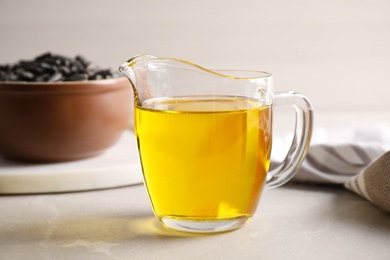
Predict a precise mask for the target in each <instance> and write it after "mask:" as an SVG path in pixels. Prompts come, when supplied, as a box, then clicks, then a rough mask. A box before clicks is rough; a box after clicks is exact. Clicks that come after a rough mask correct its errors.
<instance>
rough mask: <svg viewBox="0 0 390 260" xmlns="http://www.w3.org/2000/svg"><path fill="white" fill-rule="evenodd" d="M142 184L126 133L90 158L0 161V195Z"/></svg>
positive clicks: (133, 144)
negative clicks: (111, 145) (55, 160)
mask: <svg viewBox="0 0 390 260" xmlns="http://www.w3.org/2000/svg"><path fill="white" fill-rule="evenodd" d="M142 182H143V179H142V171H141V166H140V163H139V159H138V151H137V145H136V141H135V136H134V133H133V132H132V131H130V130H128V131H126V132H125V133H124V134H123V135H122V137H121V139H120V140H119V141H118V143H116V144H115V145H114V146H113V147H111V148H110V149H109V150H107V151H106V153H104V154H102V155H100V156H98V157H94V158H89V159H84V160H79V161H72V162H63V163H45V164H30V163H18V162H13V161H8V160H5V159H3V158H1V157H0V194H28V193H55V192H72V191H85V190H94V189H105V188H114V187H121V186H127V185H134V184H140V183H142Z"/></svg>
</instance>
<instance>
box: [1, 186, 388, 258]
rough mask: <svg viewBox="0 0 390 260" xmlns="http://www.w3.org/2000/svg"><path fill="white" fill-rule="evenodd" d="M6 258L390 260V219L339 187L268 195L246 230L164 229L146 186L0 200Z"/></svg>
mask: <svg viewBox="0 0 390 260" xmlns="http://www.w3.org/2000/svg"><path fill="white" fill-rule="evenodd" d="M0 208H1V214H0V252H1V254H0V259H318V260H319V259H339V260H341V259H390V215H389V214H388V213H386V212H384V211H382V210H380V209H379V208H377V207H376V206H374V205H372V204H371V203H369V202H367V201H366V200H364V199H362V198H360V197H359V196H357V195H355V194H354V193H351V192H349V191H347V190H345V189H343V188H341V187H334V186H317V185H302V184H287V185H285V186H282V187H280V188H277V189H273V190H266V191H265V192H264V193H263V197H262V199H261V202H260V205H259V207H258V210H257V213H256V215H255V216H254V217H253V218H252V219H251V221H250V222H248V223H247V225H246V226H245V227H243V228H241V229H238V230H235V231H231V232H227V233H220V234H214V235H190V234H187V233H181V232H176V231H169V230H166V229H165V228H163V227H162V226H161V225H160V223H159V222H158V221H157V220H156V219H155V218H154V216H153V213H152V211H151V208H150V206H149V201H148V198H147V194H146V192H145V189H144V187H143V185H135V186H129V187H122V188H116V189H107V190H97V191H87V192H77V193H62V194H46V195H15V196H1V197H0Z"/></svg>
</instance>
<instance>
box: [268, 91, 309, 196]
mask: <svg viewBox="0 0 390 260" xmlns="http://www.w3.org/2000/svg"><path fill="white" fill-rule="evenodd" d="M273 106H274V107H277V106H293V107H294V108H295V115H296V120H295V130H294V137H293V140H292V143H291V147H290V149H289V151H288V152H287V155H286V157H285V159H284V160H283V162H282V163H281V164H280V165H279V166H278V167H276V168H275V169H273V170H271V171H269V172H268V174H267V179H266V185H265V187H266V188H276V187H278V186H280V185H283V184H284V183H286V182H287V181H289V180H290V179H291V178H292V177H294V175H295V174H296V172H297V171H298V168H299V167H300V166H301V164H302V162H303V160H304V159H305V156H306V154H307V152H308V150H309V145H310V139H311V134H312V129H313V109H312V106H311V104H310V101H309V100H308V99H307V98H306V97H305V96H304V95H302V94H299V93H296V92H293V91H287V92H277V93H275V94H274V103H273Z"/></svg>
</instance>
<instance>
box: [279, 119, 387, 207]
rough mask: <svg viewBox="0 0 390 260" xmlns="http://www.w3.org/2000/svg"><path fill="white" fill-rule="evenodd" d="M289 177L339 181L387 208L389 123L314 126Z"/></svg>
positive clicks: (296, 180)
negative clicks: (302, 157)
mask: <svg viewBox="0 0 390 260" xmlns="http://www.w3.org/2000/svg"><path fill="white" fill-rule="evenodd" d="M276 139H277V138H276ZM284 139H286V137H285V138H284ZM287 139H288V137H287ZM276 143H279V144H282V143H284V145H286V142H285V140H276ZM287 145H288V144H287ZM276 157H277V156H276ZM276 161H278V160H276ZM293 181H295V182H303V183H305V182H306V183H308V182H311V183H327V184H339V185H341V186H344V187H345V188H347V189H348V190H350V191H352V192H354V193H356V194H358V195H360V196H362V197H363V198H365V199H367V200H368V201H370V202H372V203H374V204H375V205H377V206H378V207H380V208H382V209H384V210H386V211H388V212H390V126H389V125H387V124H374V125H373V124H371V125H354V126H346V127H340V128H329V129H315V130H314V133H313V138H312V142H311V145H310V148H309V152H308V155H307V157H306V159H305V160H304V162H303V163H302V166H301V167H300V169H299V171H298V173H297V175H296V176H295V177H294V178H293Z"/></svg>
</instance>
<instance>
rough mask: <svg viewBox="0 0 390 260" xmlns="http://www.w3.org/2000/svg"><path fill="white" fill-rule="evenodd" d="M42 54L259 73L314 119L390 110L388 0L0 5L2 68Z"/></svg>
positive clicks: (72, 0)
mask: <svg viewBox="0 0 390 260" xmlns="http://www.w3.org/2000/svg"><path fill="white" fill-rule="evenodd" d="M46 51H52V52H54V53H57V54H65V55H69V56H75V55H77V54H82V55H84V56H85V57H86V58H87V59H89V60H92V61H94V62H95V63H97V64H99V65H101V66H103V67H111V68H117V67H118V66H119V65H120V64H121V63H122V62H123V61H125V60H126V59H128V58H130V57H131V56H133V55H136V54H140V53H147V54H152V55H155V56H164V57H177V58H183V59H188V60H191V61H193V62H196V63H198V64H200V65H203V66H205V67H209V68H217V67H218V68H239V69H259V70H267V71H271V72H273V73H274V75H275V83H276V86H275V88H276V90H289V89H294V90H297V91H299V92H302V93H304V94H305V95H307V96H308V97H309V98H310V99H311V100H312V103H313V105H314V107H315V108H316V109H335V111H336V109H342V110H355V109H359V110H360V111H361V110H365V111H367V110H372V109H376V110H378V109H382V108H383V109H388V108H390V101H389V99H390V1H388V0H356V1H351V0H296V1H289V0H272V1H270V0H267V1H265V0H240V1H238V0H235V1H231V0H214V1H212V0H197V1H195V0H193V1H184V0H165V1H162V0H160V1H159V0H143V1H140V0H138V1H135V0H127V1H125V0H110V1H96V0H85V1H79V0H66V1H55V0H35V1H29V0H24V1H23V0H0V63H1V64H4V63H11V62H16V61H18V60H20V59H22V58H25V59H30V58H33V57H35V56H37V55H38V54H41V53H43V52H46Z"/></svg>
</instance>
